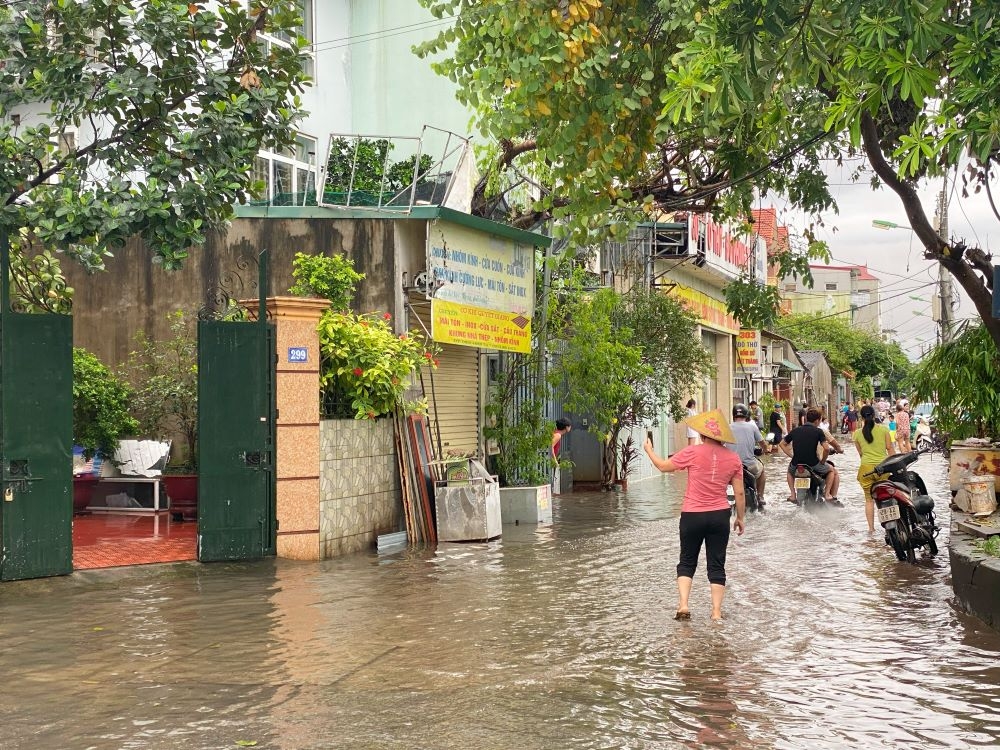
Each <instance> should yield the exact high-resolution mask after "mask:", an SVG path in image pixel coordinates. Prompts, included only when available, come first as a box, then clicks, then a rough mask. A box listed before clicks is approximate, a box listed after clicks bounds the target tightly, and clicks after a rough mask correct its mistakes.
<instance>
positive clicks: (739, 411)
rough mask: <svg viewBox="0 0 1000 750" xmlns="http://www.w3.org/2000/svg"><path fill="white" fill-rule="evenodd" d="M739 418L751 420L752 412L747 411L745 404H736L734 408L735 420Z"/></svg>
mask: <svg viewBox="0 0 1000 750" xmlns="http://www.w3.org/2000/svg"><path fill="white" fill-rule="evenodd" d="M738 417H743V419H749V418H750V410H749V409H747V407H746V405H745V404H736V406H734V407H733V419H736V418H738Z"/></svg>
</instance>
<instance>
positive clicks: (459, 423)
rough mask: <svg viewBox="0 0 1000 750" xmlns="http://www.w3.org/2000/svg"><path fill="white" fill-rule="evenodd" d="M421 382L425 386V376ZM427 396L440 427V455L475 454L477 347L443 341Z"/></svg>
mask: <svg viewBox="0 0 1000 750" xmlns="http://www.w3.org/2000/svg"><path fill="white" fill-rule="evenodd" d="M425 384H426V386H427V388H428V390H429V389H430V380H429V378H426V377H425ZM428 398H429V400H430V402H431V409H432V410H433V413H434V415H435V416H436V417H437V422H438V426H439V428H440V430H441V449H442V451H443V452H444V455H445V456H447V455H448V451H457V452H461V453H475V454H477V455H478V454H479V350H478V349H473V348H472V347H468V346H452V345H450V344H444V345H443V346H442V347H441V354H440V355H439V356H438V366H437V369H436V370H434V394H433V397H431V394H428ZM435 440H436V435H435ZM436 447H437V446H436V445H435V448H436ZM442 457H443V456H442Z"/></svg>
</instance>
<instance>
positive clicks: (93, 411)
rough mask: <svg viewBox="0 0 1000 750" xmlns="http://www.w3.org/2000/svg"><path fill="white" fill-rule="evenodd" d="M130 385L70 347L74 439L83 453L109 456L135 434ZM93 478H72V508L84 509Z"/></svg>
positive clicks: (102, 365) (137, 426)
mask: <svg viewBox="0 0 1000 750" xmlns="http://www.w3.org/2000/svg"><path fill="white" fill-rule="evenodd" d="M131 395H132V391H131V389H130V388H129V386H128V385H127V384H126V383H125V382H123V381H122V380H121V379H120V378H118V377H116V376H115V374H114V373H113V372H112V371H111V370H110V369H109V368H108V367H107V366H106V365H104V363H102V362H101V361H100V360H99V359H98V358H97V357H96V356H95V355H94V354H92V353H91V352H89V351H87V350H86V349H73V442H74V443H75V444H76V445H79V446H82V447H83V453H84V456H85V457H87V458H91V457H92V456H94V455H95V454H97V453H100V454H101V455H102V456H107V457H111V456H113V455H114V453H115V451H116V450H117V449H118V441H119V440H121V439H122V438H123V437H125V436H127V435H132V434H135V432H136V430H137V429H138V428H139V423H138V421H137V420H136V419H135V418H134V417H133V416H132V415H131V414H130V413H129V410H128V405H129V399H130V397H131ZM96 481H97V479H96V477H79V478H74V482H73V508H74V510H77V511H80V510H83V509H84V508H85V507H86V506H87V505H88V504H89V500H90V492H91V490H92V489H93V485H94V483H95V482H96Z"/></svg>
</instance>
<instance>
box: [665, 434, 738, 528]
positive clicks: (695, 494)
mask: <svg viewBox="0 0 1000 750" xmlns="http://www.w3.org/2000/svg"><path fill="white" fill-rule="evenodd" d="M670 461H671V462H672V463H673V465H674V466H676V467H677V468H678V469H687V470H688V483H687V491H686V492H685V493H684V504H683V505H682V506H681V510H682V511H684V512H686V513H703V512H705V511H709V510H726V509H728V508H729V500H728V498H726V487H727V486H728V485H729V484H730V482H732V479H733V477H735V476H737V475H738V474H739V473H740V472H741V471H742V469H743V463H742V462H741V461H740V457H739V455H738V454H737V453H736V452H735V451H731V450H729V449H728V448H725V447H723V446H721V445H719V444H717V443H702V444H701V445H689V446H688V447H687V448H684V449H682V450H679V451H677V453H675V454H674V455H672V456H671V457H670Z"/></svg>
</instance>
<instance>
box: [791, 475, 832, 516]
mask: <svg viewBox="0 0 1000 750" xmlns="http://www.w3.org/2000/svg"><path fill="white" fill-rule="evenodd" d="M792 487H793V488H794V491H795V504H796V505H798V506H799V507H800V508H805V509H807V510H814V509H816V508H820V507H823V506H825V505H827V502H826V477H824V476H823V475H822V474H817V473H816V472H815V471H813V468H812V467H811V466H806V465H805V464H796V466H795V469H794V470H793V471H792Z"/></svg>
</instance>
